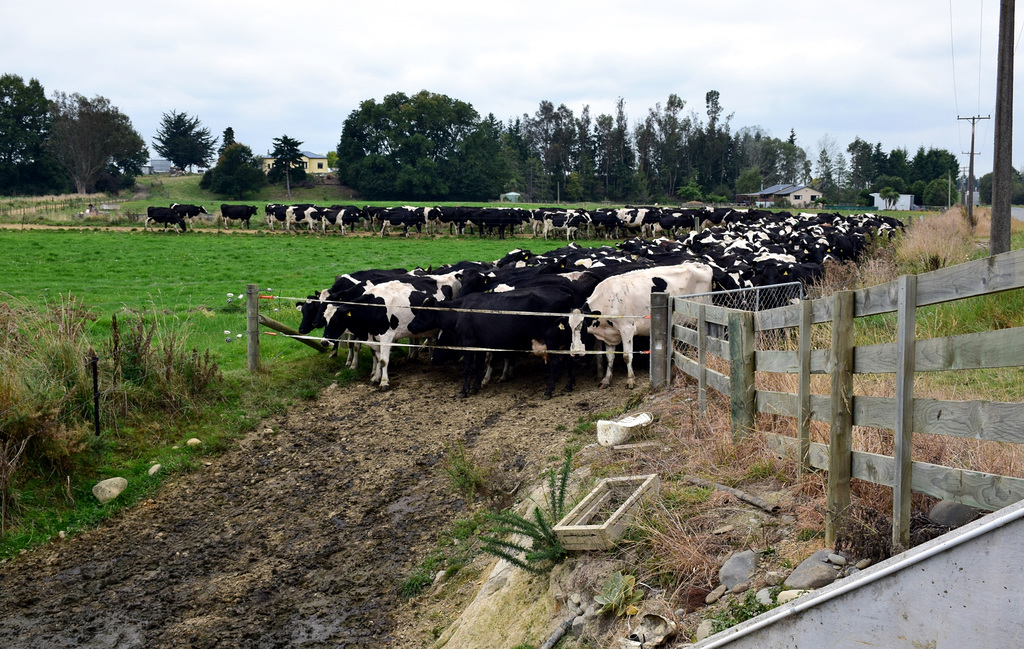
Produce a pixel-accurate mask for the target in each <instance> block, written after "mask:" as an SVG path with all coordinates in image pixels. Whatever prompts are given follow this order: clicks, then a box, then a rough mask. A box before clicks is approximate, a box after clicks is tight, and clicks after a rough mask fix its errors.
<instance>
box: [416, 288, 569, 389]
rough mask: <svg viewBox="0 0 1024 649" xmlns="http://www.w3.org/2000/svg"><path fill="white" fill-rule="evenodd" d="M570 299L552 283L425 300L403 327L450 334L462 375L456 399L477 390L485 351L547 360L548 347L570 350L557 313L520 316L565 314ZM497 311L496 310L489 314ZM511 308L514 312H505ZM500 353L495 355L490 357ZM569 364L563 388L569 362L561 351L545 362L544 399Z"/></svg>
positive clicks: (420, 331)
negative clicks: (459, 357)
mask: <svg viewBox="0 0 1024 649" xmlns="http://www.w3.org/2000/svg"><path fill="white" fill-rule="evenodd" d="M574 300H575V297H574V295H573V292H572V291H571V290H567V289H564V288H562V287H557V286H544V287H533V288H530V289H527V290H523V291H508V292H505V293H472V294H470V295H467V296H465V297H461V298H458V299H455V300H445V301H442V302H436V301H435V300H433V299H427V300H424V301H423V303H422V304H421V305H420V306H421V307H433V308H417V307H416V306H415V305H414V306H413V313H415V314H416V317H414V318H413V320H412V322H410V323H409V325H408V330H409V332H411V333H413V334H418V333H423V332H427V331H433V330H435V329H440V330H441V331H442V332H448V333H449V334H451V335H452V337H453V338H454V340H455V343H456V345H457V346H460V347H469V348H476V349H468V350H463V352H462V353H463V359H464V366H463V368H464V374H463V382H462V390H461V391H460V392H459V397H460V398H463V397H466V396H467V395H469V394H476V393H477V392H478V391H479V390H480V386H481V384H482V382H483V377H484V369H485V360H486V356H487V352H486V351H485V350H487V349H509V350H516V351H522V352H531V351H532V352H534V353H538V354H542V355H544V357H545V361H548V360H549V359H548V356H547V354H548V353H549V352H551V351H563V350H568V349H569V344H570V343H571V342H572V341H571V337H570V336H569V333H570V332H569V331H568V328H567V327H566V325H565V318H563V317H561V316H559V315H528V314H527V315H520V314H521V313H535V314H560V313H569V311H571V309H572V305H573V302H574ZM491 311H500V312H501V313H490V312H491ZM510 312H516V313H510ZM500 357H501V355H499V354H497V353H495V358H500ZM566 365H568V368H569V382H568V383H567V384H566V387H565V389H566V390H567V391H569V390H572V388H573V387H574V386H575V374H574V372H573V368H572V365H571V364H569V363H568V358H567V356H566V355H564V354H556V355H554V357H553V358H552V359H551V362H550V363H549V372H548V385H547V389H546V390H545V392H544V398H546V399H548V398H551V395H552V394H553V393H554V390H555V384H556V383H557V382H558V378H559V376H560V374H561V371H562V368H563V366H566Z"/></svg>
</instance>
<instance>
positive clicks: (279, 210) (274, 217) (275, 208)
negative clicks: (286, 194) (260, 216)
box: [263, 203, 288, 232]
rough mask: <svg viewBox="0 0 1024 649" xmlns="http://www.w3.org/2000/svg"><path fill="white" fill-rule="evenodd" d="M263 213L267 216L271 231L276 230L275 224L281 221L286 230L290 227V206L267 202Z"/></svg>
mask: <svg viewBox="0 0 1024 649" xmlns="http://www.w3.org/2000/svg"><path fill="white" fill-rule="evenodd" d="M263 213H264V214H266V216H267V227H268V228H270V231H271V232H273V231H274V224H275V223H281V224H282V225H283V226H284V228H285V230H287V229H288V206H287V205H281V204H280V203H267V205H266V207H264V208H263Z"/></svg>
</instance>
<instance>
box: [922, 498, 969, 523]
mask: <svg viewBox="0 0 1024 649" xmlns="http://www.w3.org/2000/svg"><path fill="white" fill-rule="evenodd" d="M977 514H978V510H977V509H975V508H974V507H968V506H967V505H963V504H961V503H956V502H953V501H952V500H940V501H939V502H938V504H937V505H935V506H934V507H932V510H931V511H930V512H928V520H930V521H931V522H933V523H935V524H936V525H943V526H945V527H960V526H962V525H966V524H967V523H970V522H971V521H972V520H974V517H975V516H977Z"/></svg>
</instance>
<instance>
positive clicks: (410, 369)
mask: <svg viewBox="0 0 1024 649" xmlns="http://www.w3.org/2000/svg"><path fill="white" fill-rule="evenodd" d="M620 362H621V361H620ZM522 365H523V367H520V368H518V372H517V376H516V377H515V378H514V379H512V380H511V381H509V382H508V383H504V384H497V385H490V386H486V387H485V388H484V389H483V390H482V391H481V393H480V394H478V395H476V396H475V397H471V398H469V399H465V400H459V399H455V398H454V395H455V393H456V392H457V391H458V389H459V388H460V387H461V382H460V381H458V380H457V374H458V370H457V369H456V368H453V367H433V366H429V365H427V364H421V363H417V362H405V363H402V364H396V365H395V367H394V369H393V380H392V389H391V390H390V391H388V392H385V393H380V392H377V391H376V390H374V389H372V388H371V387H370V386H369V385H368V384H366V383H365V382H359V383H355V384H353V385H351V386H347V387H344V388H339V387H337V386H332V387H330V388H328V389H326V390H325V391H324V392H323V393H322V394H321V395H320V397H319V398H318V399H317V400H316V401H312V402H309V403H308V404H306V405H302V406H300V407H298V408H297V409H295V410H293V411H292V412H290V413H288V414H287V415H286V416H282V417H280V418H277V419H272V420H268V421H265V422H262V423H261V424H260V425H259V426H258V427H257V428H256V430H254V431H253V432H252V433H250V434H249V435H247V436H246V437H245V438H244V439H243V440H241V441H240V442H239V443H238V445H237V446H236V447H235V448H233V449H232V450H230V451H228V452H226V453H225V454H223V455H220V456H218V457H216V458H212V459H211V460H210V464H209V466H206V467H204V468H203V469H202V470H200V471H198V472H195V473H193V474H191V475H187V476H179V477H175V478H173V479H171V480H169V481H168V482H167V483H166V484H165V486H164V488H163V489H162V490H161V492H160V493H159V495H158V496H156V497H155V498H153V499H151V500H147V501H145V502H143V503H141V504H140V505H139V506H137V507H134V508H132V509H131V510H130V511H126V512H124V513H122V514H121V515H119V516H118V517H116V518H115V519H112V520H109V521H107V522H106V523H104V524H103V525H101V526H100V527H99V528H97V529H94V530H90V531H88V532H83V533H80V534H76V535H74V536H72V537H69V538H67V539H65V540H54V541H52V542H50V543H48V544H47V545H45V546H44V547H42V548H40V549H38V550H35V551H33V552H29V553H27V554H25V555H24V556H22V557H20V558H18V559H17V560H14V561H10V562H8V563H7V564H4V565H2V566H0V647H10V648H12V649H14V648H20V647H32V648H34V649H51V648H57V647H146V648H147V649H152V648H160V647H420V646H423V645H424V642H425V640H424V639H423V638H422V635H417V634H415V633H413V634H410V633H409V631H410V629H409V628H408V626H407V625H406V622H407V620H405V621H404V620H403V619H402V615H403V610H407V609H408V606H406V605H405V603H404V600H403V599H402V596H401V595H400V593H399V586H400V585H401V582H402V581H403V580H404V579H405V578H406V577H407V576H408V575H409V574H410V572H411V570H412V569H413V568H414V567H415V566H416V565H417V564H418V562H419V561H420V560H421V559H422V558H423V557H424V556H425V555H426V553H427V552H429V551H430V549H431V548H432V547H434V544H435V542H436V539H437V537H438V534H439V533H440V532H442V531H443V530H445V529H447V527H448V525H449V524H450V522H451V520H452V519H453V518H455V517H458V516H460V515H463V514H465V512H466V503H465V502H464V501H463V500H462V499H461V497H460V496H459V495H457V494H456V493H454V492H453V491H452V490H451V489H450V486H449V485H450V483H449V480H448V478H447V476H446V475H445V473H444V470H443V468H444V455H445V452H446V450H448V449H451V448H452V447H453V446H454V445H456V444H457V443H459V442H460V441H461V442H462V443H463V444H464V445H465V448H466V450H467V453H468V454H469V455H470V456H471V457H474V458H477V459H480V460H482V461H488V462H495V463H496V464H497V465H500V467H501V469H502V470H503V471H504V472H506V474H507V476H508V477H509V478H510V480H511V482H512V484H515V483H516V482H519V481H522V483H523V484H524V485H529V484H531V483H532V482H534V481H535V480H536V479H537V477H538V475H540V473H541V472H542V471H543V470H544V469H545V468H546V467H547V466H548V465H549V464H550V463H551V461H552V456H554V457H555V458H557V455H558V453H559V452H560V449H561V448H562V446H563V443H564V440H565V437H566V436H567V435H568V431H570V430H571V429H572V428H573V427H574V426H575V425H576V423H577V421H578V420H579V418H580V417H585V416H589V415H591V414H592V413H599V412H604V411H608V410H609V409H611V408H615V407H618V406H622V405H623V404H624V403H625V402H626V400H627V399H628V398H629V396H630V393H631V392H630V391H629V390H627V389H626V388H625V380H624V378H625V377H624V376H623V374H624V372H623V371H622V369H623V368H622V367H621V365H620V366H619V367H618V368H617V369H618V370H619V372H618V374H617V376H616V381H615V382H614V383H613V386H612V387H611V388H610V389H608V390H598V389H597V382H596V380H595V379H594V378H593V376H592V375H591V373H590V372H587V373H586V375H585V376H584V377H582V378H581V380H580V381H579V382H578V384H577V388H576V391H575V392H573V393H564V392H561V391H558V392H556V393H555V397H554V398H553V399H551V400H550V401H544V400H543V399H542V398H541V396H542V393H543V390H544V385H545V378H544V376H545V375H544V373H543V369H542V367H541V366H540V365H539V361H536V360H532V361H530V362H524V363H522ZM637 378H638V384H640V385H643V382H644V380H645V378H646V377H645V376H644V375H642V374H640V375H638V377H637ZM129 488H130V487H129Z"/></svg>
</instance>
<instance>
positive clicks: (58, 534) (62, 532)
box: [57, 530, 68, 539]
mask: <svg viewBox="0 0 1024 649" xmlns="http://www.w3.org/2000/svg"><path fill="white" fill-rule="evenodd" d="M57 536H59V537H60V538H62V539H66V538H67V537H68V534H67V532H65V531H64V530H61V531H59V532H57Z"/></svg>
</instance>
